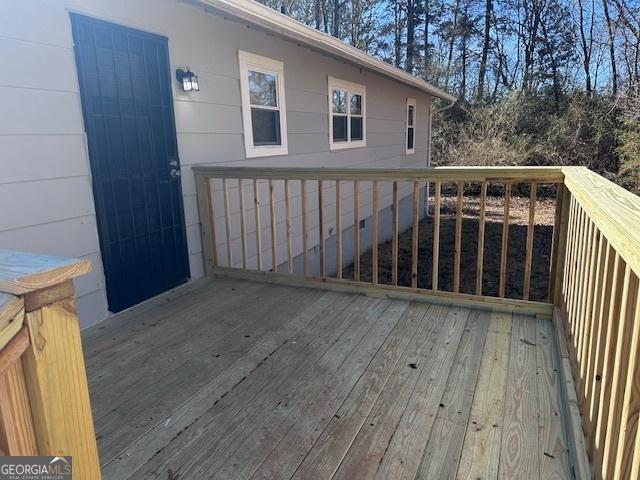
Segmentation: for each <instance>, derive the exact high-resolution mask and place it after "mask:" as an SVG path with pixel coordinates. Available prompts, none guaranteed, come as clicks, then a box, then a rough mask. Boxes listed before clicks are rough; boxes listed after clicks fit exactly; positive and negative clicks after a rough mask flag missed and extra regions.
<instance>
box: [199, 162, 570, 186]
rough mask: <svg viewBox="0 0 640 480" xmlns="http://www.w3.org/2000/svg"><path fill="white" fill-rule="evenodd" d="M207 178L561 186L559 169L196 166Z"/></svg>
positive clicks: (560, 170)
mask: <svg viewBox="0 0 640 480" xmlns="http://www.w3.org/2000/svg"><path fill="white" fill-rule="evenodd" d="M193 171H194V173H195V174H196V175H203V176H205V177H208V178H245V179H246V178H259V179H296V180H297V179H306V180H380V181H385V180H386V181H392V180H397V181H408V182H413V181H424V180H442V181H452V182H453V181H469V182H483V181H497V182H504V181H511V182H523V183H526V182H531V181H536V182H543V183H562V182H563V178H564V176H563V174H562V168H561V167H435V168H393V169H383V168H290V167H224V166H196V167H193Z"/></svg>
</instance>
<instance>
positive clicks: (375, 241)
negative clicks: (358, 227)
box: [371, 180, 380, 285]
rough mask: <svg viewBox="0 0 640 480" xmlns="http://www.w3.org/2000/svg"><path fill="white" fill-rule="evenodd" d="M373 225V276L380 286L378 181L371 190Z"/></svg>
mask: <svg viewBox="0 0 640 480" xmlns="http://www.w3.org/2000/svg"><path fill="white" fill-rule="evenodd" d="M371 196H372V202H371V203H372V205H373V206H372V208H373V212H372V213H373V224H372V225H371V237H372V240H371V276H372V281H373V284H374V285H377V284H378V242H379V240H378V229H379V222H380V217H379V213H378V208H379V207H378V181H377V180H374V182H373V185H372V188H371Z"/></svg>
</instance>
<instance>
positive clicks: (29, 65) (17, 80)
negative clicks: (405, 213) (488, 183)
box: [0, 0, 430, 325]
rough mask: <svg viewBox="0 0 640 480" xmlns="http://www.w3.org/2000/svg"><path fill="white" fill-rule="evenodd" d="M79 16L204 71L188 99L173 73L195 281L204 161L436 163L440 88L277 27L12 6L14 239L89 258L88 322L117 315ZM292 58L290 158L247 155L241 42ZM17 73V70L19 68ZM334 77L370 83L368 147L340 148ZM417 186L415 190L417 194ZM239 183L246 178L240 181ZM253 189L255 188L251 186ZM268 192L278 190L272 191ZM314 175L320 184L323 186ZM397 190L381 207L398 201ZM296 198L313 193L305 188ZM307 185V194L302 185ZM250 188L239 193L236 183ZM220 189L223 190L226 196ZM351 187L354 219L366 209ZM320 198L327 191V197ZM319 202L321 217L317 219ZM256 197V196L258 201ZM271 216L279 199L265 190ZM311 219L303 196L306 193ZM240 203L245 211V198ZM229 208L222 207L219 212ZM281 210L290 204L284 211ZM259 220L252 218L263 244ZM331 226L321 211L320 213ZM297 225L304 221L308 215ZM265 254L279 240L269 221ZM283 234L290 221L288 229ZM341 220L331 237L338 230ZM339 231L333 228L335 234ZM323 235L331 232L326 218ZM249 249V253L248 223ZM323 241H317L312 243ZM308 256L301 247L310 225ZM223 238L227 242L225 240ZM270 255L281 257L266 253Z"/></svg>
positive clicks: (126, 4)
mask: <svg viewBox="0 0 640 480" xmlns="http://www.w3.org/2000/svg"><path fill="white" fill-rule="evenodd" d="M69 11H75V12H78V13H83V14H86V15H89V16H93V17H96V18H101V19H104V20H108V21H113V22H116V23H119V24H122V25H126V26H130V27H133V28H138V29H141V30H145V31H149V32H153V33H157V34H160V35H164V36H166V37H168V39H169V56H170V62H171V71H172V72H175V69H176V68H180V67H184V66H186V65H189V67H190V68H191V70H192V71H194V72H196V73H197V74H198V75H199V80H200V92H198V93H191V94H186V93H184V92H182V91H181V90H179V89H178V88H177V85H176V81H175V78H174V79H173V83H174V85H173V94H174V100H175V115H176V128H177V134H178V150H179V154H180V160H181V165H182V173H183V176H182V187H183V195H184V205H185V219H186V231H187V240H188V249H189V264H190V268H191V276H192V277H194V278H195V277H198V276H201V275H202V274H203V265H202V246H201V242H200V233H199V225H198V215H197V206H196V199H195V184H194V179H193V173H192V171H191V168H190V167H191V166H193V165H207V164H211V165H213V164H228V165H254V166H265V165H271V166H296V167H300V166H315V167H318V166H325V167H330V166H333V167H356V166H360V167H365V166H366V167H400V166H419V165H424V164H425V161H426V141H427V121H428V120H427V118H428V117H427V115H428V104H429V103H430V99H429V97H428V96H427V95H426V94H424V93H422V92H419V91H417V90H415V89H412V88H409V87H405V86H403V85H401V84H399V83H397V82H395V81H392V80H389V79H387V78H385V77H382V76H380V75H378V74H375V73H373V72H369V71H366V70H361V69H360V68H359V67H356V66H353V65H350V64H347V63H345V62H343V61H340V60H336V59H333V58H332V57H329V56H327V55H324V54H322V53H320V52H316V51H312V50H310V49H308V48H305V47H300V46H298V45H296V44H294V43H292V42H289V41H287V40H284V39H281V38H278V37H276V36H274V35H269V34H266V33H264V32H262V31H259V30H257V29H254V28H250V27H247V26H245V25H242V24H240V23H236V22H234V21H230V20H226V19H224V18H223V17H221V16H217V15H215V14H212V13H205V12H204V10H203V9H201V8H198V7H196V6H193V5H189V4H186V3H183V2H178V1H175V0H136V1H131V0H118V1H115V0H112V1H109V2H105V1H104V0H47V1H43V0H21V1H19V2H9V1H7V2H2V3H1V4H0V62H1V64H2V65H4V66H5V67H8V68H4V69H2V71H0V105H2V113H3V115H1V116H0V152H2V154H1V155H0V169H1V170H0V171H1V172H2V175H1V176H0V205H1V207H0V208H1V213H2V214H1V215H0V248H12V249H20V250H28V251H34V252H42V253H52V254H60V255H68V256H77V257H83V258H89V259H91V260H92V263H93V267H94V270H93V272H92V273H91V274H90V275H87V276H86V277H84V278H81V279H78V281H77V293H78V296H79V298H78V308H79V311H80V315H81V320H82V323H83V325H90V324H92V323H95V322H97V321H99V320H101V319H103V318H104V317H105V316H106V314H107V311H106V308H107V306H106V305H107V304H106V295H105V291H104V277H103V272H102V265H101V260H100V251H99V244H98V235H97V230H96V219H95V209H94V203H93V195H92V190H91V179H90V173H89V172H90V169H89V159H88V158H87V153H86V145H85V139H84V126H83V121H82V111H81V105H80V95H79V92H78V82H77V76H76V70H75V61H74V54H73V46H72V35H71V22H70V19H69ZM239 49H241V50H246V51H249V52H252V53H256V54H258V55H264V56H267V57H270V58H274V59H277V60H281V61H283V62H284V68H285V87H286V90H285V95H286V103H287V119H288V122H287V124H288V128H289V135H288V141H289V155H287V156H279V157H269V158H255V159H250V160H247V159H246V158H245V155H244V145H243V137H242V133H243V132H242V117H241V110H240V90H239V69H238V55H237V51H238V50H239ZM16 73H17V75H16ZM327 76H333V77H336V78H340V79H343V80H347V81H351V82H355V83H360V84H363V85H366V88H367V146H366V147H364V148H358V149H348V150H341V151H333V152H330V151H329V138H328V116H327V110H328V107H327ZM407 97H412V98H416V99H417V103H418V105H417V129H416V153H415V154H414V155H411V156H405V155H404V138H405V130H404V129H405V122H404V116H405V105H406V98H407ZM408 187H409V186H406V188H404V189H403V195H404V194H406V193H407V192H409V191H410V190H409V188H408ZM233 188H235V185H233ZM246 188H247V191H246V195H247V198H249V199H251V198H252V197H251V195H252V190H251V187H249V184H248V183H247V187H246ZM262 188H263V195H264V194H265V193H266V186H264V185H263V186H262ZM316 188H317V187H316V186H315V184H314V182H311V183H310V185H309V191H310V192H314V191H316ZM332 188H333V187H332V186H331V185H329V186H327V191H326V192H325V197H326V198H327V206H326V208H325V211H326V218H327V219H328V220H330V221H335V220H334V219H333V217H334V216H335V213H333V212H332V211H333V210H334V209H333V208H332V206H331V203H332V199H333V197H334V193H333V191H332ZM387 190H388V189H387V187H384V188H383V192H382V195H383V196H382V201H381V207H384V206H386V205H388V204H389V202H390V195H391V194H390V191H387ZM293 192H294V195H299V191H298V187H296V186H295V185H294V189H293ZM296 192H297V193H296ZM236 194H237V192H236ZM361 194H362V199H361V205H362V213H361V216H362V217H365V216H367V215H369V214H370V192H369V191H368V187H367V186H366V185H363V188H362V193H361ZM217 195H218V193H217V192H216V198H217ZM352 195H353V194H352V193H350V188H349V187H348V186H347V184H345V185H344V187H343V197H344V210H343V216H344V218H343V220H342V221H343V225H344V227H345V228H346V227H347V226H348V225H350V224H351V223H350V222H352V213H351V212H350V209H349V206H350V205H352V204H353V199H352ZM313 198H317V196H316V195H314V197H313ZM316 202H317V200H312V199H311V197H310V202H309V205H310V207H311V208H312V210H311V211H310V213H309V218H310V219H316V218H317V205H316ZM248 204H249V203H248ZM263 207H264V208H265V212H264V213H263V218H267V213H266V208H267V207H268V204H267V202H266V196H265V197H264V199H263ZM294 207H295V209H294V217H295V218H296V220H294V221H296V222H298V223H299V215H300V212H299V202H294ZM232 208H233V209H234V211H235V209H236V208H237V206H236V205H235V202H234V205H233V207H232ZM218 212H220V209H218ZM279 215H280V218H282V217H283V209H282V210H279ZM252 222H253V216H252V214H251V213H248V216H247V224H248V225H249V230H250V245H251V247H250V248H251V249H252V250H251V253H252V254H255V252H254V251H253V250H255V247H254V246H253V245H254V242H255V240H254V237H253V235H254V232H253V231H254V228H253V227H252V226H251V225H252ZM316 222H317V220H316ZM296 224H297V223H296ZM263 227H264V228H265V231H264V232H263V239H264V240H265V246H264V248H265V250H266V249H268V248H270V247H269V245H268V243H267V241H268V239H269V234H268V230H267V229H268V224H267V223H266V222H265V223H264V224H263ZM278 227H279V231H278V239H279V241H280V242H283V241H284V239H285V237H284V229H283V225H282V223H281V224H279V226H278ZM329 227H330V225H329V226H327V232H328V230H329ZM327 235H328V233H327ZM311 236H312V237H311V238H312V239H313V238H316V240H315V241H317V225H316V226H315V229H313V225H312V232H311ZM234 239H235V240H234V242H233V246H234V249H235V250H236V252H235V258H236V259H240V258H241V257H240V251H239V248H240V244H239V232H238V231H237V228H236V227H234ZM315 241H312V242H310V245H312V244H313V243H314V242H315ZM295 245H296V250H295V253H296V254H297V253H300V252H301V238H300V232H299V229H297V230H296V232H295ZM221 247H222V245H221ZM263 258H265V260H266V259H268V258H270V255H264V256H263Z"/></svg>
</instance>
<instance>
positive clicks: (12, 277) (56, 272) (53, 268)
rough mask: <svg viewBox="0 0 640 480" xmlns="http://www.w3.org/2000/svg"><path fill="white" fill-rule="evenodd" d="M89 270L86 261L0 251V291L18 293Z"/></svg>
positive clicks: (48, 285) (45, 285) (89, 267)
mask: <svg viewBox="0 0 640 480" xmlns="http://www.w3.org/2000/svg"><path fill="white" fill-rule="evenodd" d="M89 271H91V262H89V260H78V259H75V258H65V257H57V256H54V255H34V254H31V253H23V252H16V251H12V250H0V292H4V293H10V294H13V295H22V294H25V293H28V292H31V291H33V290H38V289H41V288H46V287H51V286H53V285H55V284H57V283H61V282H64V281H65V280H69V279H71V278H75V277H78V276H80V275H84V274H85V273H88V272H89Z"/></svg>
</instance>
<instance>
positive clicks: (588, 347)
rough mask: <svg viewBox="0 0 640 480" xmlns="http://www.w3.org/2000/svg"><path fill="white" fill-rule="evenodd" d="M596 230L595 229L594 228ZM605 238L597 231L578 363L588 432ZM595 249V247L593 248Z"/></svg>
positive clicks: (584, 420)
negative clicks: (586, 315) (595, 255)
mask: <svg viewBox="0 0 640 480" xmlns="http://www.w3.org/2000/svg"><path fill="white" fill-rule="evenodd" d="M596 231H597V230H596ZM605 244H606V241H605V238H604V237H603V236H602V235H600V234H599V232H598V249H597V250H598V253H597V259H596V268H595V274H594V278H593V284H592V287H591V288H590V292H589V298H588V299H587V303H588V304H589V322H588V323H589V325H588V339H585V342H584V343H583V351H582V355H581V358H583V359H584V360H583V361H582V362H581V363H580V378H583V379H584V380H583V381H582V382H580V385H581V388H580V391H579V393H578V397H582V398H583V399H584V402H583V405H585V408H583V412H584V413H585V414H584V415H583V423H584V425H585V432H588V431H589V430H590V429H591V421H592V419H591V416H590V415H588V409H589V406H590V405H591V393H590V391H591V385H592V382H593V364H594V363H593V361H594V357H595V355H596V353H595V345H596V338H595V337H596V334H597V333H596V332H597V329H598V312H599V311H600V301H599V299H600V295H599V292H600V291H601V290H602V288H603V285H602V279H603V274H604V268H603V266H604V256H605ZM594 250H595V249H594Z"/></svg>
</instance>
